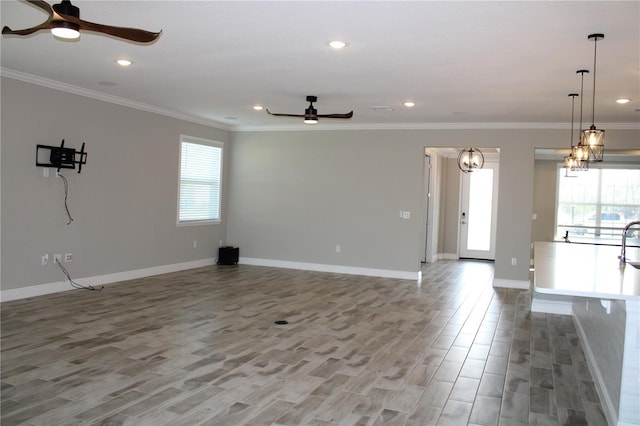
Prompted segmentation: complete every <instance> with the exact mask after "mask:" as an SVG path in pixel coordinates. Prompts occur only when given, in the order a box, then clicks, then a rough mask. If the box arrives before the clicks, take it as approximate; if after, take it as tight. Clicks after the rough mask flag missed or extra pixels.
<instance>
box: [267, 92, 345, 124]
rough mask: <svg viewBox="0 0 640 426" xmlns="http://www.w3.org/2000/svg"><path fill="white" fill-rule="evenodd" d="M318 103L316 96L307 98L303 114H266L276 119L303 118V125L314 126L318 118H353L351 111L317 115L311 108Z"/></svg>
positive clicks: (269, 112) (316, 111) (315, 110)
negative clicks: (307, 103)
mask: <svg viewBox="0 0 640 426" xmlns="http://www.w3.org/2000/svg"><path fill="white" fill-rule="evenodd" d="M317 101H318V97H317V96H307V102H309V107H308V108H307V109H305V110H304V114H277V113H273V112H271V111H269V110H268V109H267V113H268V114H270V115H273V116H277V117H304V122H305V124H316V123H318V118H351V117H353V111H349V112H347V113H345V114H318V110H317V109H315V108H314V107H313V103H314V102H317Z"/></svg>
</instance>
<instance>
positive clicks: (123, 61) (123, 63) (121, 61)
mask: <svg viewBox="0 0 640 426" xmlns="http://www.w3.org/2000/svg"><path fill="white" fill-rule="evenodd" d="M116 62H117V63H118V65H120V66H123V67H128V66H129V65H131V64H132V62H131V61H130V60H128V59H118V60H117V61H116Z"/></svg>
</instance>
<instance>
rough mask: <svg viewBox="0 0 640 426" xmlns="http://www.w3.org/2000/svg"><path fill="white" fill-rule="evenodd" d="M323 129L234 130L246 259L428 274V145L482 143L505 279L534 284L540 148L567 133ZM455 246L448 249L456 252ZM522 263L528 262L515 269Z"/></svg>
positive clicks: (233, 191)
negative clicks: (495, 155) (424, 238)
mask: <svg viewBox="0 0 640 426" xmlns="http://www.w3.org/2000/svg"><path fill="white" fill-rule="evenodd" d="M321 126H322V124H320V125H319V126H318V127H316V128H314V130H306V131H292V132H277V131H272V132H234V134H233V144H232V149H231V151H232V152H231V165H230V178H229V182H230V187H229V190H230V207H229V222H228V228H227V233H228V241H229V242H230V243H232V244H237V245H239V246H240V247H241V255H242V256H246V257H251V258H260V259H271V260H282V261H298V262H309V263H320V264H331V265H349V266H355V267H365V268H379V269H389V270H401V271H418V270H419V268H420V263H419V261H420V258H421V253H420V240H419V239H420V238H421V229H422V223H420V222H421V219H422V215H421V214H420V213H419V212H421V192H420V191H421V189H420V188H421V183H422V180H423V174H422V173H423V170H422V156H423V153H424V147H467V146H468V145H469V144H470V141H473V145H474V146H477V147H481V148H482V147H485V148H486V147H493V148H499V149H500V184H499V189H498V192H499V195H498V197H499V198H498V199H499V205H498V229H497V236H496V262H495V277H496V278H497V279H500V280H506V281H509V280H515V281H528V280H529V258H530V244H531V241H532V239H531V214H532V213H533V188H534V185H533V181H534V150H535V148H536V147H540V148H553V147H563V146H564V145H565V144H566V143H565V139H566V137H565V136H566V131H565V130H563V129H559V130H535V129H532V130H511V129H510V130H478V131H472V130H348V131H336V130H326V131H323V130H318V129H321ZM638 140H640V131H639V130H616V129H608V130H607V146H608V147H610V148H616V149H622V148H635V147H636V146H637V141H638ZM445 163H446V162H445ZM449 169H451V167H447V168H446V170H444V168H443V170H442V175H443V176H444V178H445V180H447V179H453V177H452V176H449V175H448V173H447V172H448V171H449ZM444 191H445V192H446V191H447V190H446V189H444ZM443 196H444V195H443ZM446 202H447V201H445V200H444V199H443V200H442V203H446ZM400 210H409V211H411V213H412V216H411V219H410V220H402V219H400V218H399V217H398V212H399V211H400ZM441 212H445V213H444V216H443V215H441V216H440V220H441V224H442V223H443V222H442V221H448V220H450V219H449V217H448V216H449V214H448V213H447V212H448V210H447V209H446V208H445V209H444V210H441ZM454 220H455V219H454ZM446 223H447V222H444V227H445V229H444V233H445V234H448V233H447V231H446V226H447V225H446ZM443 238H446V237H443ZM442 241H443V244H444V242H446V241H447V240H442ZM338 244H339V245H341V246H342V252H341V253H339V254H338V253H335V246H336V245H338ZM449 244H451V243H450V242H447V243H446V244H444V246H443V247H442V250H444V252H447V251H448V250H451V249H452V247H450V246H449ZM512 257H517V258H518V260H519V261H518V264H517V265H515V266H512V265H511V258H512Z"/></svg>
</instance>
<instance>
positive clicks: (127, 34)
mask: <svg viewBox="0 0 640 426" xmlns="http://www.w3.org/2000/svg"><path fill="white" fill-rule="evenodd" d="M27 2H29V3H31V4H32V5H34V6H36V7H38V8H40V9H42V10H44V11H45V12H46V13H47V14H49V17H48V18H47V20H46V21H44V22H43V23H42V24H40V25H36V26H35V27H31V28H25V29H23V30H12V29H11V28H9V27H7V26H5V27H4V28H3V29H2V34H13V35H19V36H25V35H29V34H33V33H35V32H36V31H40V30H51V32H52V33H53V35H54V36H57V37H62V38H67V39H73V38H78V37H80V31H94V32H97V33H103V34H108V35H111V36H114V37H119V38H123V39H126V40H130V41H136V42H139V43H149V42H152V41H154V40H155V39H157V38H158V37H159V36H160V34H161V33H162V31H160V32H157V33H154V32H151V31H145V30H140V29H137V28H126V27H114V26H111V25H102V24H96V23H93V22H88V21H83V20H82V19H80V9H79V8H78V7H76V6H74V5H72V4H71V1H70V0H62V3H59V4H54V5H53V6H51V5H50V4H49V3H47V2H45V1H44V0H27Z"/></svg>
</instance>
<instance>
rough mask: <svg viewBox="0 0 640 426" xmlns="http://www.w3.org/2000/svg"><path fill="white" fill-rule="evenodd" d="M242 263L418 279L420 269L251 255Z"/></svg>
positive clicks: (241, 258) (240, 261)
mask: <svg viewBox="0 0 640 426" xmlns="http://www.w3.org/2000/svg"><path fill="white" fill-rule="evenodd" d="M238 263H240V264H242V265H254V266H269V267H272V268H286V269H300V270H303V271H316V272H333V273H336V274H347V275H365V276H368V277H381V278H398V279H402V280H415V281H419V280H420V278H421V272H420V271H415V272H411V271H396V270H391V269H373V268H358V267H353V266H342V265H325V264H321V263H306V262H291V261H286V260H273V259H257V258H252V257H240V259H239V262H238Z"/></svg>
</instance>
